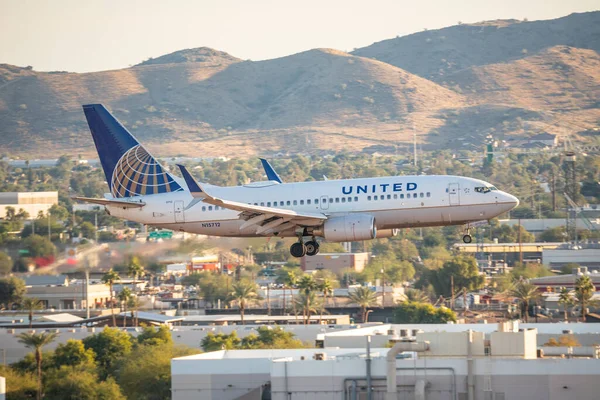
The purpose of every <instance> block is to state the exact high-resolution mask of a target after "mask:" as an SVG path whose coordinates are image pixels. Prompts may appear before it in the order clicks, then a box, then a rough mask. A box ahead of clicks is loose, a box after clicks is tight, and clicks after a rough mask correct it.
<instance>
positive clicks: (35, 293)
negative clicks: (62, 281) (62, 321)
mask: <svg viewBox="0 0 600 400" xmlns="http://www.w3.org/2000/svg"><path fill="white" fill-rule="evenodd" d="M85 294H86V293H85V285H69V286H29V287H27V292H26V293H25V296H27V297H35V298H37V299H39V300H41V301H42V302H43V303H44V304H45V306H46V308H54V309H56V310H73V309H82V308H85V307H86V305H87V304H89V305H90V307H91V308H96V307H104V306H105V305H106V304H107V302H109V301H110V297H111V296H110V288H109V287H108V286H106V285H89V288H88V293H87V298H86V295H85Z"/></svg>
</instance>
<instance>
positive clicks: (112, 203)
mask: <svg viewBox="0 0 600 400" xmlns="http://www.w3.org/2000/svg"><path fill="white" fill-rule="evenodd" d="M71 198H72V199H73V200H80V201H85V202H86V203H93V204H100V205H103V206H115V207H123V208H142V207H144V206H145V205H146V203H144V202H133V201H123V200H113V199H96V198H93V197H80V196H75V197H71Z"/></svg>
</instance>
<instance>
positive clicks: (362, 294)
mask: <svg viewBox="0 0 600 400" xmlns="http://www.w3.org/2000/svg"><path fill="white" fill-rule="evenodd" d="M348 298H349V299H350V302H352V303H356V304H358V306H359V307H360V314H361V316H362V319H363V323H366V322H367V319H368V318H369V317H368V314H367V307H370V306H372V305H374V304H375V303H376V302H377V295H376V294H375V292H373V291H372V290H371V289H369V288H368V287H366V286H360V287H358V288H356V289H355V290H354V291H353V292H352V293H350V294H349V295H348Z"/></svg>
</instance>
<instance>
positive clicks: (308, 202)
mask: <svg viewBox="0 0 600 400" xmlns="http://www.w3.org/2000/svg"><path fill="white" fill-rule="evenodd" d="M417 197H420V198H424V197H431V193H430V192H426V193H423V192H421V193H412V198H413V199H416V198H417ZM392 198H393V199H394V200H397V199H404V198H405V195H404V193H401V194H397V193H394V194H393V195H391V194H388V195H385V194H382V195H379V196H378V195H374V196H367V200H368V201H371V200H392ZM406 198H407V199H410V198H411V194H410V193H408V194H406ZM327 201H329V203H334V202H335V203H352V202H358V196H354V197H350V196H349V197H335V198H334V197H329V200H327V199H323V201H322V202H323V203H325V202H327ZM313 203H314V204H319V199H314V200H312V199H307V200H304V199H303V200H286V201H273V202H270V201H267V202H266V203H265V202H261V203H248V204H250V205H252V204H254V205H255V206H258V205H260V206H262V207H265V206H266V207H285V206H291V205H294V206H297V205H298V204H300V205H301V206H303V205H305V204H306V205H311V204H313ZM213 210H214V211H218V210H225V208H223V207H218V206H214V207H213V206H202V211H213Z"/></svg>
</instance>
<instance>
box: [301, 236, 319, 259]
mask: <svg viewBox="0 0 600 400" xmlns="http://www.w3.org/2000/svg"><path fill="white" fill-rule="evenodd" d="M304 246H306V255H307V256H316V255H317V254H319V243H317V241H316V240H309V241H308V242H306V243H304Z"/></svg>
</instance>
